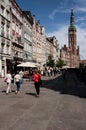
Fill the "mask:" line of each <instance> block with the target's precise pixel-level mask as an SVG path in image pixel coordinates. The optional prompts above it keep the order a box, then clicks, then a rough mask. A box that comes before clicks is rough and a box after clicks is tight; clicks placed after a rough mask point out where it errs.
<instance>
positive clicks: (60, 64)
mask: <svg viewBox="0 0 86 130" xmlns="http://www.w3.org/2000/svg"><path fill="white" fill-rule="evenodd" d="M56 66H57V67H59V68H62V67H63V66H64V61H63V60H61V59H59V60H58V61H57V63H56Z"/></svg>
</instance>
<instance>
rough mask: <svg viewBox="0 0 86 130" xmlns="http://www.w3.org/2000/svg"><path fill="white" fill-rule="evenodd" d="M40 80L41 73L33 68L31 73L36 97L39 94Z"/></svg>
mask: <svg viewBox="0 0 86 130" xmlns="http://www.w3.org/2000/svg"><path fill="white" fill-rule="evenodd" d="M40 80H41V75H40V74H39V73H38V70H35V72H34V75H33V81H34V85H35V90H36V97H39V94H40Z"/></svg>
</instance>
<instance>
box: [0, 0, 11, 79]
mask: <svg viewBox="0 0 86 130" xmlns="http://www.w3.org/2000/svg"><path fill="white" fill-rule="evenodd" d="M10 7H11V2H10V0H1V1H0V77H4V76H5V74H6V73H7V68H8V67H9V63H8V61H10V60H11V59H12V57H11V8H10Z"/></svg>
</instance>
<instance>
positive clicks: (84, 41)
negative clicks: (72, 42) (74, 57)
mask: <svg viewBox="0 0 86 130" xmlns="http://www.w3.org/2000/svg"><path fill="white" fill-rule="evenodd" d="M76 28H77V45H79V47H80V55H81V57H83V59H86V29H85V28H84V29H82V28H80V27H78V26H77V27H76ZM47 36H56V38H57V40H58V43H59V45H60V48H61V47H62V46H64V44H66V45H67V46H68V25H65V26H64V27H61V28H60V29H59V30H57V31H56V30H55V31H53V32H50V33H47Z"/></svg>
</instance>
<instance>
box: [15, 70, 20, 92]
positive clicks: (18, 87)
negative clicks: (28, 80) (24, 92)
mask: <svg viewBox="0 0 86 130" xmlns="http://www.w3.org/2000/svg"><path fill="white" fill-rule="evenodd" d="M20 79H21V77H20V75H19V72H18V71H17V73H16V74H15V76H14V85H15V84H16V86H17V88H16V92H15V93H16V94H17V93H20Z"/></svg>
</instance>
